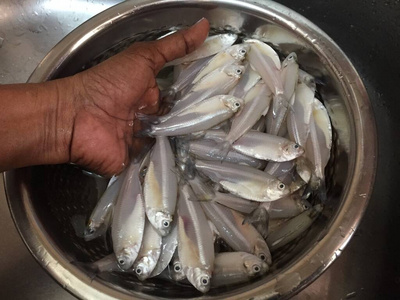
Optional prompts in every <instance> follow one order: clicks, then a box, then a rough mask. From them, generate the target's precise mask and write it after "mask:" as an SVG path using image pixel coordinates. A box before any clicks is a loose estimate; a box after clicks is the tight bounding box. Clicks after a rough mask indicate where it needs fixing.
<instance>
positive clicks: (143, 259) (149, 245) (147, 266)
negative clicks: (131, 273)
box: [133, 220, 162, 280]
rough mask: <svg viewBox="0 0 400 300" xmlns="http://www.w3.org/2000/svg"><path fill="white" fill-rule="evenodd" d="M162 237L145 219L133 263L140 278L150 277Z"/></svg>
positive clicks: (159, 250)
mask: <svg viewBox="0 0 400 300" xmlns="http://www.w3.org/2000/svg"><path fill="white" fill-rule="evenodd" d="M161 246H162V238H161V236H160V235H159V233H158V232H157V231H156V230H155V229H154V227H153V226H152V225H151V224H150V222H149V221H148V220H146V223H145V227H144V234H143V241H142V247H141V248H140V251H139V254H138V257H137V259H136V261H135V263H134V264H133V269H134V270H135V273H136V276H137V277H138V278H139V279H140V280H145V279H147V278H148V277H150V274H151V273H152V272H153V270H154V268H155V267H156V265H157V262H158V258H159V257H160V254H161Z"/></svg>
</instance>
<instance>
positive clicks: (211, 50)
mask: <svg viewBox="0 0 400 300" xmlns="http://www.w3.org/2000/svg"><path fill="white" fill-rule="evenodd" d="M236 39H237V35H236V34H234V33H224V34H218V35H213V36H210V37H208V38H207V39H206V40H205V41H204V43H203V44H202V45H201V46H200V47H199V48H197V49H196V50H194V51H193V52H192V53H189V54H188V55H185V56H184V57H181V58H177V59H175V60H173V61H171V62H169V63H167V64H166V65H165V66H174V65H179V64H184V63H188V62H191V61H194V60H197V59H201V58H204V57H208V56H211V55H214V54H215V53H218V52H221V51H223V50H224V49H226V48H228V47H229V46H231V45H233V43H234V42H235V41H236Z"/></svg>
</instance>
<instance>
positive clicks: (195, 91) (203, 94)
mask: <svg viewBox="0 0 400 300" xmlns="http://www.w3.org/2000/svg"><path fill="white" fill-rule="evenodd" d="M244 71H245V66H242V65H239V64H232V65H228V66H224V67H221V68H218V69H216V70H214V71H213V72H211V73H209V74H208V75H207V76H205V77H203V78H202V79H201V80H200V81H199V82H197V84H195V85H194V86H193V87H192V88H191V89H190V91H189V92H188V93H187V95H185V96H184V97H183V98H182V99H179V100H177V101H176V103H175V105H174V106H173V107H172V109H171V111H170V113H169V114H167V115H164V116H161V117H159V118H158V121H159V122H163V121H165V120H168V119H169V118H171V117H173V116H176V115H178V114H180V113H181V112H182V111H184V110H187V109H189V108H191V107H192V106H194V105H196V104H199V103H200V102H201V101H203V100H204V99H207V98H210V97H213V96H216V95H222V94H227V93H228V92H229V91H230V90H231V89H232V88H233V87H234V86H235V85H236V84H237V83H238V82H239V79H240V78H241V76H242V74H243V72H244Z"/></svg>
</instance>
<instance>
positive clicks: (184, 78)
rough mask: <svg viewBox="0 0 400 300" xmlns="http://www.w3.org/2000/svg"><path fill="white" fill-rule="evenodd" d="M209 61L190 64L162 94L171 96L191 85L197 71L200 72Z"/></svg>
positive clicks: (197, 61)
mask: <svg viewBox="0 0 400 300" xmlns="http://www.w3.org/2000/svg"><path fill="white" fill-rule="evenodd" d="M209 61H210V58H209V57H206V58H202V59H199V60H196V61H194V62H192V63H191V64H190V65H188V66H187V67H186V68H185V69H183V70H182V71H181V72H180V73H179V76H178V77H177V78H176V80H175V82H174V83H173V84H172V85H170V86H169V87H168V89H166V92H164V93H162V94H163V95H165V94H167V95H170V96H173V95H175V94H176V93H177V92H179V91H181V90H183V89H184V88H185V87H187V86H189V85H192V84H193V80H194V78H196V77H197V74H198V73H199V71H200V70H202V69H203V68H204V67H205V66H206V65H207V64H208V62H209ZM157 82H158V81H157Z"/></svg>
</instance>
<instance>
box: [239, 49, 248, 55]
mask: <svg viewBox="0 0 400 300" xmlns="http://www.w3.org/2000/svg"><path fill="white" fill-rule="evenodd" d="M239 52H240V54H242V55H245V54H246V53H247V51H246V49H240V51H239Z"/></svg>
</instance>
